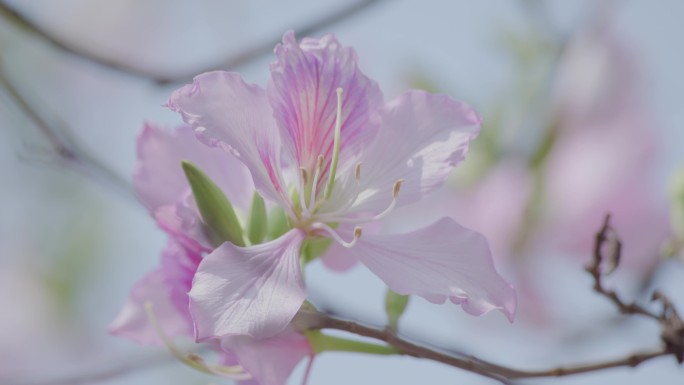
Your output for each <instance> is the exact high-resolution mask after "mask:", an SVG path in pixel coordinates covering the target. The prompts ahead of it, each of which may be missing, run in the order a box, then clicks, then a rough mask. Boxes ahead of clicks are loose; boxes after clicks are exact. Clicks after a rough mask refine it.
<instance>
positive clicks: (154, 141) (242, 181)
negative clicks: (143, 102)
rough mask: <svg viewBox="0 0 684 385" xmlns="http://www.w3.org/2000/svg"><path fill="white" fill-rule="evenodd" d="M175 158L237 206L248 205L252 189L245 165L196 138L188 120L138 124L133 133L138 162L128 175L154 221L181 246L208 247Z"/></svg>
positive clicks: (190, 195) (196, 248)
mask: <svg viewBox="0 0 684 385" xmlns="http://www.w3.org/2000/svg"><path fill="white" fill-rule="evenodd" d="M181 160H190V161H191V162H193V163H194V164H196V165H197V166H199V167H200V169H202V170H203V171H204V172H206V173H207V175H209V177H211V178H212V180H213V181H214V182H215V183H216V184H217V185H218V186H219V187H220V188H221V189H222V190H223V192H224V193H225V194H226V196H227V197H228V199H230V201H231V202H232V203H233V205H234V206H235V207H236V208H238V209H242V210H246V209H247V208H248V207H249V202H250V199H251V197H252V194H253V192H254V187H253V184H252V181H251V178H250V176H249V170H247V168H246V167H245V166H244V165H243V164H242V163H241V162H240V161H239V160H237V159H236V158H235V157H234V156H232V155H231V154H228V153H226V152H225V151H221V150H220V149H216V148H211V147H209V146H207V145H205V144H203V143H202V142H200V141H199V140H197V138H196V137H195V133H194V132H193V130H192V128H190V127H188V126H182V127H178V128H177V129H176V130H173V131H168V130H165V129H163V128H161V127H158V126H154V125H152V124H146V125H145V126H144V127H143V130H142V132H141V133H140V136H139V137H138V167H137V170H136V172H135V174H134V176H133V181H134V185H135V189H136V193H137V194H138V197H139V198H140V200H141V201H142V203H143V204H144V205H145V207H147V208H148V209H149V210H150V212H151V213H152V215H153V216H154V217H155V219H156V220H157V223H158V224H159V226H160V227H161V228H163V229H164V230H165V231H167V232H169V233H170V234H171V235H172V236H174V237H175V238H177V239H178V240H181V241H182V242H183V243H184V245H185V246H186V247H188V248H191V249H194V250H201V249H203V248H204V249H206V248H210V247H211V244H210V242H209V241H208V240H207V238H206V236H205V232H204V228H203V225H202V221H201V219H200V216H199V212H198V210H197V207H196V206H195V202H194V198H193V197H192V192H191V190H190V186H189V185H188V182H187V180H186V178H185V174H184V173H183V170H182V169H181V166H180V163H181Z"/></svg>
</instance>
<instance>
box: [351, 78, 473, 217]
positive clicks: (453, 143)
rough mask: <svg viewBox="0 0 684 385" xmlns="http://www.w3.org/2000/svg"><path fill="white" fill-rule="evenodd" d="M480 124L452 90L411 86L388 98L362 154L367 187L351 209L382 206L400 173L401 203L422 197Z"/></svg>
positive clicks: (462, 153) (444, 175)
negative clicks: (413, 88) (436, 91)
mask: <svg viewBox="0 0 684 385" xmlns="http://www.w3.org/2000/svg"><path fill="white" fill-rule="evenodd" d="M479 129H480V118H479V117H478V115H477V113H476V112H475V111H474V110H473V109H472V108H470V107H469V106H467V105H466V104H464V103H462V102H458V101H456V100H454V99H452V98H451V97H449V96H447V95H435V94H430V93H427V92H423V91H409V92H407V93H405V94H403V95H401V96H399V97H398V98H397V99H395V100H394V101H392V102H389V103H388V104H387V105H386V106H385V108H384V110H383V121H382V127H381V128H380V132H379V133H378V136H377V139H376V140H375V143H374V146H372V147H371V148H370V149H369V150H368V151H367V152H366V155H365V156H364V157H363V159H362V161H363V169H362V171H361V188H362V189H361V191H362V192H361V194H360V195H359V198H358V200H357V202H356V204H355V205H354V207H353V208H352V211H382V210H383V209H384V208H385V207H387V204H388V202H389V201H390V199H391V197H392V189H393V186H394V183H395V182H396V181H397V180H398V179H404V182H403V184H402V185H401V192H400V193H399V196H398V201H397V204H398V205H399V204H408V203H412V202H416V201H418V200H420V198H421V197H422V195H423V194H425V193H428V192H430V191H432V190H434V189H436V188H438V187H439V186H441V185H442V184H443V182H444V181H445V180H446V178H447V176H448V175H449V172H450V171H451V169H452V168H453V167H454V166H455V165H456V164H458V163H459V162H460V161H462V160H463V158H464V157H465V154H466V152H467V151H468V145H469V144H470V141H471V140H473V139H474V138H475V137H476V136H477V135H478V133H479Z"/></svg>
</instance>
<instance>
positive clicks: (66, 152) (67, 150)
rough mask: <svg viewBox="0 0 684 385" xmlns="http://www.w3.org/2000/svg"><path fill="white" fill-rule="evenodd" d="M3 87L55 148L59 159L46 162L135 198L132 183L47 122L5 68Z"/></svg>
mask: <svg viewBox="0 0 684 385" xmlns="http://www.w3.org/2000/svg"><path fill="white" fill-rule="evenodd" d="M0 86H2V88H4V89H5V90H6V91H7V94H8V95H9V96H10V97H11V98H12V100H13V101H14V102H15V103H16V105H17V106H18V107H19V109H20V110H21V111H22V112H23V113H24V114H26V116H27V117H28V118H29V119H30V120H31V121H32V122H33V124H34V125H35V126H36V127H37V128H38V130H39V131H40V132H41V133H42V134H43V135H44V136H45V138H46V139H47V140H48V142H49V143H50V145H51V146H52V149H53V150H54V155H55V156H51V157H49V158H48V159H45V160H43V161H44V163H56V164H58V165H62V166H66V167H70V168H72V169H74V170H76V171H77V172H79V173H81V174H83V175H85V176H88V177H90V178H93V179H96V180H99V181H100V182H102V183H104V184H107V185H109V186H112V187H115V188H116V189H117V190H118V191H120V192H122V193H123V194H124V195H126V196H128V197H132V196H133V189H132V187H131V185H130V183H129V182H128V181H126V180H125V179H123V178H122V177H121V176H120V175H118V174H117V173H116V172H114V171H113V170H111V169H110V168H109V167H107V166H106V165H105V164H103V163H102V162H101V161H100V160H99V159H97V158H96V157H94V156H93V155H91V154H90V153H89V152H87V151H86V150H85V149H83V148H81V147H80V146H79V145H77V144H76V142H75V141H74V139H73V138H72V137H71V136H70V135H69V134H68V132H66V130H64V129H61V130H60V129H58V128H56V127H55V126H54V125H51V124H49V123H47V122H46V121H45V120H44V119H43V118H42V117H41V116H40V115H39V114H38V113H37V112H36V110H35V109H34V108H33V107H31V104H30V103H29V102H28V101H27V100H26V99H25V98H24V96H23V95H22V94H21V93H20V92H19V90H18V89H17V88H16V87H15V85H14V84H13V83H12V82H11V81H10V80H9V78H8V77H7V76H6V75H5V73H4V72H3V71H2V69H0ZM29 159H30V158H29ZM33 159H34V160H36V159H37V157H34V158H33Z"/></svg>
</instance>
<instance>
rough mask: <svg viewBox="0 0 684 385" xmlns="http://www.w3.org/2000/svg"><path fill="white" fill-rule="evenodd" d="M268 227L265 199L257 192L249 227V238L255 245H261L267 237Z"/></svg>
mask: <svg viewBox="0 0 684 385" xmlns="http://www.w3.org/2000/svg"><path fill="white" fill-rule="evenodd" d="M266 226H268V221H267V218H266V205H265V204H264V198H262V197H261V195H259V193H257V192H256V191H255V192H254V197H253V198H252V209H251V212H250V214H249V226H248V227H247V238H249V241H250V242H251V243H252V244H253V245H256V244H259V243H261V241H263V240H264V237H266Z"/></svg>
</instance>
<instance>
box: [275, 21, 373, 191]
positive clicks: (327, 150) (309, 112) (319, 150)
mask: <svg viewBox="0 0 684 385" xmlns="http://www.w3.org/2000/svg"><path fill="white" fill-rule="evenodd" d="M275 53H276V56H277V57H278V60H277V61H276V62H275V63H273V64H271V82H270V83H269V86H268V90H267V93H268V97H269V100H270V102H271V105H272V106H273V110H274V117H275V119H276V121H277V122H278V125H279V126H280V129H281V132H282V133H283V134H282V138H283V146H284V147H285V148H286V149H287V150H288V151H290V153H291V154H292V157H293V159H295V160H296V161H297V165H298V166H299V167H304V168H305V169H307V170H313V169H314V167H315V164H316V158H317V157H318V155H323V156H324V158H325V159H326V162H330V160H331V157H332V151H333V133H334V127H335V123H336V114H337V113H336V110H337V93H336V89H337V88H338V87H339V88H342V89H343V94H342V97H343V103H342V119H343V120H342V121H343V124H342V127H341V136H340V148H341V152H340V168H344V165H345V164H346V163H347V162H346V161H347V160H349V159H350V158H352V157H354V156H355V155H358V152H359V151H360V148H361V147H362V146H364V144H365V143H368V142H370V141H372V138H373V137H374V136H375V134H376V131H377V128H378V123H379V119H378V111H377V110H378V109H379V107H381V106H382V94H381V92H380V89H379V87H378V85H377V83H375V82H374V81H372V80H370V79H369V78H367V77H366V76H365V75H364V74H363V73H362V72H361V71H360V70H359V68H358V65H357V61H358V59H357V56H356V52H355V51H354V49H353V48H351V47H343V46H341V45H340V44H339V43H338V41H337V39H335V37H334V36H332V35H326V36H324V37H322V38H320V39H312V38H305V39H303V40H302V42H301V43H299V44H298V43H297V40H296V39H295V35H294V32H292V31H290V32H288V33H286V34H285V35H284V36H283V43H282V44H279V45H277V46H276V48H275ZM326 166H327V164H326ZM352 166H353V165H352ZM326 169H327V167H326ZM321 179H323V178H321Z"/></svg>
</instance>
